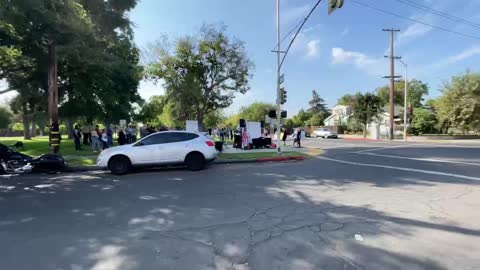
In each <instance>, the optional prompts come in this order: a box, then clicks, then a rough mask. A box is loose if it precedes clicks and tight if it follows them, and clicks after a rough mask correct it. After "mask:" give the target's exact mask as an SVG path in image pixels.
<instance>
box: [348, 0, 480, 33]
mask: <svg viewBox="0 0 480 270" xmlns="http://www.w3.org/2000/svg"><path fill="white" fill-rule="evenodd" d="M350 1H351V2H352V3H355V4H357V5H361V6H364V7H367V8H370V9H373V10H376V11H380V12H383V13H386V14H390V15H392V16H395V17H398V18H402V19H405V20H408V21H411V22H416V23H419V24H423V25H425V26H429V27H432V28H435V29H438V30H442V31H445V32H449V33H452V34H457V35H460V36H464V37H469V38H473V39H478V40H480V37H478V36H472V35H468V34H464V33H461V32H457V31H454V30H450V29H447V28H444V27H441V26H436V25H433V24H429V23H426V22H422V21H419V20H416V19H412V18H408V17H405V16H403V15H399V14H397V13H394V12H391V11H388V10H384V9H381V8H377V7H374V6H371V5H368V4H365V3H362V2H359V1H356V0H350Z"/></svg>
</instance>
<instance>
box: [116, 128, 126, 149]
mask: <svg viewBox="0 0 480 270" xmlns="http://www.w3.org/2000/svg"><path fill="white" fill-rule="evenodd" d="M126 142H127V136H126V135H125V131H123V128H120V132H118V144H119V145H124V144H125V143H126Z"/></svg>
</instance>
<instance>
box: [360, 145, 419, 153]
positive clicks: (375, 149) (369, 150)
mask: <svg viewBox="0 0 480 270" xmlns="http://www.w3.org/2000/svg"><path fill="white" fill-rule="evenodd" d="M408 146H411V145H395V146H390V147H380V148H373V149H367V150H361V151H356V152H352V153H355V154H360V153H366V152H374V151H380V150H384V149H394V148H403V147H408Z"/></svg>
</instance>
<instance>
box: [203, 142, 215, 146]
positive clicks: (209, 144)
mask: <svg viewBox="0 0 480 270" xmlns="http://www.w3.org/2000/svg"><path fill="white" fill-rule="evenodd" d="M205 143H206V144H207V145H208V146H210V147H214V146H215V143H213V142H212V141H206V142H205Z"/></svg>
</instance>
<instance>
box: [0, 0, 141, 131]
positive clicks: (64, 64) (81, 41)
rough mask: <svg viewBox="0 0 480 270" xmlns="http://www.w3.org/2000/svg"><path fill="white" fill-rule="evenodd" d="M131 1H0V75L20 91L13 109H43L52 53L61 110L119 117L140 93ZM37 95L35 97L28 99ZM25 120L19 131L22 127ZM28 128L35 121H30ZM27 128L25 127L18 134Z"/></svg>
mask: <svg viewBox="0 0 480 270" xmlns="http://www.w3.org/2000/svg"><path fill="white" fill-rule="evenodd" d="M136 2H137V1H135V0H105V1H88V0H45V1H37V0H18V1H3V2H2V5H0V79H2V78H5V79H7V81H8V83H9V89H15V90H17V91H18V92H19V96H20V97H19V100H18V102H17V104H19V106H18V108H17V109H18V110H19V111H21V112H22V113H23V112H26V113H27V115H26V116H25V120H26V122H27V123H28V122H29V121H30V120H38V119H36V117H32V118H31V119H30V118H29V115H39V114H42V113H43V114H46V111H47V108H46V106H45V105H44V106H42V107H39V108H33V109H32V104H46V96H47V93H48V86H47V71H48V69H49V68H52V67H53V66H54V65H55V62H54V61H51V58H49V55H48V49H50V48H53V49H55V50H56V51H57V52H58V78H59V80H58V81H59V105H60V107H61V108H60V114H61V115H63V117H64V118H66V119H67V120H69V122H72V121H71V119H72V118H75V117H78V116H81V115H82V113H83V114H85V115H84V116H86V117H87V118H89V119H90V120H91V119H92V118H93V117H100V118H102V119H109V120H111V121H113V120H117V119H118V118H126V117H127V116H128V114H129V113H130V112H131V111H132V108H131V103H134V102H136V101H137V100H138V99H139V95H138V93H137V90H136V88H137V86H138V81H139V80H140V79H141V76H140V75H141V73H140V71H141V69H140V68H139V66H138V59H139V52H138V49H136V48H135V46H134V45H133V35H132V31H131V28H130V21H129V19H128V16H126V13H127V12H128V11H129V10H131V9H132V8H133V7H134V6H135V5H136ZM39 96H40V97H41V101H40V102H36V103H33V102H31V100H32V98H38V97H39ZM28 126H29V125H28V124H27V125H26V128H25V131H27V127H28ZM32 126H36V125H35V124H32ZM25 134H28V132H25Z"/></svg>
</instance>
